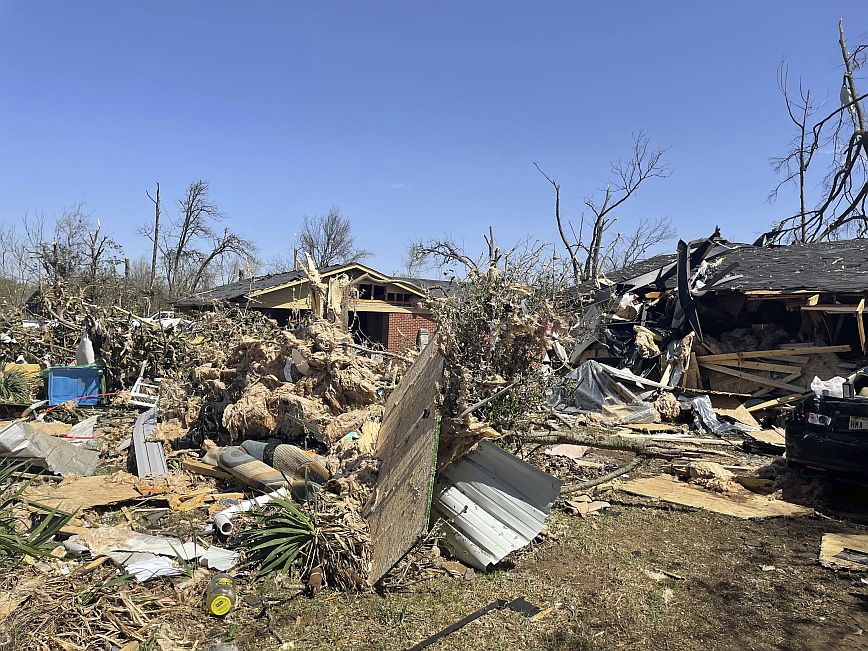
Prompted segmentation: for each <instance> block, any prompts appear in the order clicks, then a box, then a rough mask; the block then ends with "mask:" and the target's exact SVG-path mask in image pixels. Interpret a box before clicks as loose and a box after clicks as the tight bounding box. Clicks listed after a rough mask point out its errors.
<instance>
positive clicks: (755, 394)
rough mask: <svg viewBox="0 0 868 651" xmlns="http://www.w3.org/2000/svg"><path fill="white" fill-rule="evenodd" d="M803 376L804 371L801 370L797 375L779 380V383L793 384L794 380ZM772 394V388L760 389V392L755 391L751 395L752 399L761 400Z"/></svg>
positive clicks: (790, 375) (791, 374)
mask: <svg viewBox="0 0 868 651" xmlns="http://www.w3.org/2000/svg"><path fill="white" fill-rule="evenodd" d="M801 375H802V370H801V369H799V370H798V371H796V372H795V373H790V374H789V375H787V376H786V377H782V378H778V380H777V381H778V382H791V381H792V380H798V379H799V377H801ZM794 386H796V385H794ZM771 392H772V388H770V387H766V388H765V389H760V390H759V391H754V392H753V393H752V394H750V395H751V397H752V398H761V397H762V396H764V395H767V394H769V393H771Z"/></svg>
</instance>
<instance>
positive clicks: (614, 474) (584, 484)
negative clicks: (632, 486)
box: [561, 457, 645, 495]
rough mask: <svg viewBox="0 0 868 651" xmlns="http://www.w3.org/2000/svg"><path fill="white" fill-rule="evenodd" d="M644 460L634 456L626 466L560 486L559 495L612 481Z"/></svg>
mask: <svg viewBox="0 0 868 651" xmlns="http://www.w3.org/2000/svg"><path fill="white" fill-rule="evenodd" d="M644 461H645V459H643V458H642V457H636V458H635V459H633V460H632V461H631V462H630V463H628V464H627V465H626V466H623V467H621V468H617V469H616V470H613V471H612V472H607V473H606V474H605V475H601V476H600V477H597V478H595V479H589V480H587V481H583V482H579V483H578V484H570V485H569V486H564V487H563V488H561V495H569V494H570V493H578V492H580V491H586V490H588V489H589V488H593V487H594V486H599V485H600V484H605V483H606V482H607V481H612V480H613V479H616V478H617V477H620V476H621V475H626V474H627V473H628V472H630V471H631V470H633V469H634V468H637V467H639V466H640V465H642V463H643V462H644Z"/></svg>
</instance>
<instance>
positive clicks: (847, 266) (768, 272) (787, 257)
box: [606, 239, 868, 292]
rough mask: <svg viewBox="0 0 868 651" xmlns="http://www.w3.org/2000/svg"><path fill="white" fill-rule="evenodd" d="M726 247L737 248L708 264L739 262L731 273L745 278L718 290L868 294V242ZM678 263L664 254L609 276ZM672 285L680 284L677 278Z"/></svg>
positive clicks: (636, 273)
mask: <svg viewBox="0 0 868 651" xmlns="http://www.w3.org/2000/svg"><path fill="white" fill-rule="evenodd" d="M720 244H721V245H722V246H725V247H733V248H732V249H731V250H728V251H724V252H723V253H720V254H718V255H713V256H709V258H708V261H709V262H714V263H715V264H716V265H718V268H720V269H723V268H725V267H728V266H729V265H731V264H737V265H738V266H737V267H736V268H735V269H733V270H732V271H731V272H730V274H729V275H732V276H740V277H735V278H733V279H732V280H728V281H725V282H722V283H720V284H718V285H715V287H714V289H713V291H721V290H723V291H726V290H735V291H751V290H770V291H799V290H809V291H818V292H864V291H868V239H858V240H840V241H837V242H814V243H811V244H790V245H786V246H769V247H760V246H751V245H747V244H729V243H727V242H721V243H720ZM719 258H722V260H720V261H718V259H719ZM674 261H675V255H674V254H666V255H658V256H655V257H653V258H648V259H647V260H642V261H641V262H637V263H636V264H634V265H630V266H629V267H626V268H624V269H620V270H618V271H615V272H612V273H609V274H606V277H607V278H608V279H609V280H612V281H614V282H615V283H621V282H624V281H626V280H629V279H630V278H635V277H636V276H640V275H642V274H644V273H647V272H649V271H653V270H654V269H658V268H659V267H662V266H663V265H666V264H669V263H671V262H674ZM666 285H667V287H674V286H675V276H674V275H673V276H672V277H671V278H669V279H668V280H667V282H666Z"/></svg>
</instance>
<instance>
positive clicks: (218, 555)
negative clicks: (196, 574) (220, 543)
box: [199, 545, 239, 572]
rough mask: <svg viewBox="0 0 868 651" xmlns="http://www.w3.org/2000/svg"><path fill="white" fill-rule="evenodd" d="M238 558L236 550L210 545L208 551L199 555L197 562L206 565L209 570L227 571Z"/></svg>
mask: <svg viewBox="0 0 868 651" xmlns="http://www.w3.org/2000/svg"><path fill="white" fill-rule="evenodd" d="M238 558H239V554H238V552H233V551H231V550H229V549H223V548H222V547H217V546H216V545H211V546H210V547H209V548H208V551H206V552H205V553H204V554H202V555H201V556H200V557H199V564H200V565H202V567H207V568H208V569H209V570H218V571H220V572H227V571H229V570H231V569H232V568H233V567H234V566H235V564H236V563H238Z"/></svg>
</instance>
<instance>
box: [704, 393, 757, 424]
mask: <svg viewBox="0 0 868 651" xmlns="http://www.w3.org/2000/svg"><path fill="white" fill-rule="evenodd" d="M711 406H712V407H713V408H714V413H715V414H717V415H718V416H728V417H729V418H732V419H734V420H736V421H738V422H739V423H743V424H745V425H750V426H751V427H759V422H758V421H757V419H756V418H754V416H753V414H751V413H750V412H749V411H748V410H747V408H746V407H745V406H744V403H743V402H742V401H741V400H739V399H738V398H732V397H730V396H712V397H711Z"/></svg>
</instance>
